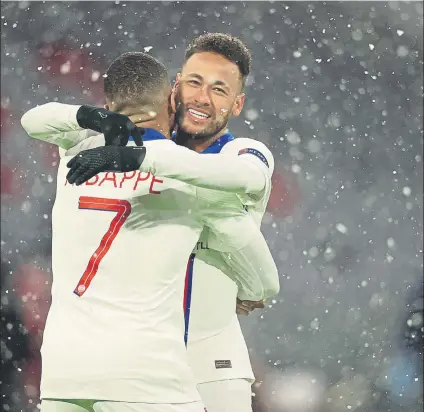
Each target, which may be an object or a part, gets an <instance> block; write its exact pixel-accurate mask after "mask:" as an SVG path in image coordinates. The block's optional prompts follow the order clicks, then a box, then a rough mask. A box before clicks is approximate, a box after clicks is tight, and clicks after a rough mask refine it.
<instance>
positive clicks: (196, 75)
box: [189, 73, 230, 89]
mask: <svg viewBox="0 0 424 412" xmlns="http://www.w3.org/2000/svg"><path fill="white" fill-rule="evenodd" d="M189 76H191V77H195V78H196V79H199V80H202V81H203V80H204V79H203V77H202V76H201V75H200V74H197V73H190V74H189ZM213 85H214V86H224V87H226V88H227V89H229V88H230V87H229V86H228V85H227V83H225V82H223V81H222V80H216V81H215V82H214V84H213Z"/></svg>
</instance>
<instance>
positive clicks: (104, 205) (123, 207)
mask: <svg viewBox="0 0 424 412" xmlns="http://www.w3.org/2000/svg"><path fill="white" fill-rule="evenodd" d="M79 209H89V210H100V211H105V212H116V215H115V217H114V218H113V220H112V222H111V223H110V226H109V229H108V231H107V232H106V233H105V234H104V236H103V237H102V240H101V241H100V245H99V247H98V248H97V249H96V251H95V252H94V253H93V255H92V256H91V258H90V260H89V261H88V265H87V268H86V269H85V271H84V273H83V275H82V276H81V279H80V280H79V282H78V285H77V286H76V288H75V289H74V293H75V294H76V295H78V296H82V295H83V294H84V293H85V292H86V291H87V289H88V287H89V286H90V283H91V281H92V280H93V278H94V276H96V273H97V270H98V269H99V264H100V262H101V261H102V259H103V258H104V257H105V255H106V253H107V252H108V251H109V249H110V247H111V246H112V242H113V240H114V239H115V237H116V235H117V234H118V232H119V230H120V229H121V227H122V226H123V224H124V223H125V221H126V220H127V218H128V216H129V215H130V213H131V204H130V203H129V202H128V201H127V200H119V199H105V198H101V197H88V196H81V197H80V198H79Z"/></svg>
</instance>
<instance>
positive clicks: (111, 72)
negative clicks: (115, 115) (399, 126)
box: [104, 52, 169, 111]
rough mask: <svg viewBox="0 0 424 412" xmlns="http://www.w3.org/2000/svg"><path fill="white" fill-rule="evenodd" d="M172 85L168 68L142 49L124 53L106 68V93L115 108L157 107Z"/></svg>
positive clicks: (117, 109)
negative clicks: (166, 87)
mask: <svg viewBox="0 0 424 412" xmlns="http://www.w3.org/2000/svg"><path fill="white" fill-rule="evenodd" d="M166 85H169V78H168V71H167V70H166V67H165V66H164V65H163V64H162V63H161V62H160V61H158V60H157V59H155V58H154V57H153V56H150V55H149V54H146V53H142V52H130V53H124V54H122V55H121V56H119V57H118V58H117V59H116V60H115V61H114V62H113V63H112V64H111V65H110V66H109V68H108V69H107V71H106V74H105V78H104V93H105V96H106V98H107V99H108V100H109V101H110V102H112V101H113V102H114V103H115V105H116V109H115V110H116V111H119V110H120V109H122V108H123V107H126V106H153V107H156V106H157V104H158V103H162V102H161V101H160V97H161V96H162V95H163V90H164V88H165V86H166ZM164 97H165V96H164Z"/></svg>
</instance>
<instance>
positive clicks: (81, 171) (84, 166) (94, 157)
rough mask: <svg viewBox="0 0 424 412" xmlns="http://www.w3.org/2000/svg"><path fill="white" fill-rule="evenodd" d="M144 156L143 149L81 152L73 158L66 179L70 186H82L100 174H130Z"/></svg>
mask: <svg viewBox="0 0 424 412" xmlns="http://www.w3.org/2000/svg"><path fill="white" fill-rule="evenodd" d="M145 155H146V148H145V147H144V146H143V147H134V146H131V147H114V146H102V147H97V148H95V149H89V150H83V151H82V152H81V153H79V154H77V155H76V156H75V157H73V158H72V159H71V160H70V161H69V162H68V164H67V165H66V166H67V167H69V168H70V170H69V172H68V174H67V175H66V179H67V180H68V182H69V183H71V184H74V183H75V184H76V185H77V186H79V185H82V184H83V183H84V182H86V181H87V180H90V179H91V178H92V177H94V176H95V175H96V174H98V173H101V172H131V171H133V170H138V169H139V168H140V166H141V164H142V163H143V160H144V156H145Z"/></svg>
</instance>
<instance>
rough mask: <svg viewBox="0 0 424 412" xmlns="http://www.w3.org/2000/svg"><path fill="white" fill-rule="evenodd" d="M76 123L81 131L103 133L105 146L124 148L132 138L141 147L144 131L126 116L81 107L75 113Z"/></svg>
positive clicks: (96, 108)
mask: <svg viewBox="0 0 424 412" xmlns="http://www.w3.org/2000/svg"><path fill="white" fill-rule="evenodd" d="M77 122H78V124H79V125H80V127H82V128H83V129H90V130H95V131H96V132H99V133H103V134H104V136H105V141H106V146H126V144H127V143H128V139H129V138H130V137H132V138H133V139H134V142H135V144H136V145H137V146H143V139H142V135H143V134H144V129H142V128H138V127H137V126H136V125H135V124H134V123H133V122H132V121H131V120H130V119H129V118H128V117H127V116H125V115H123V114H120V113H115V112H111V111H110V110H106V109H103V108H101V107H96V106H90V105H83V106H81V107H80V108H79V109H78V111H77Z"/></svg>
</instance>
